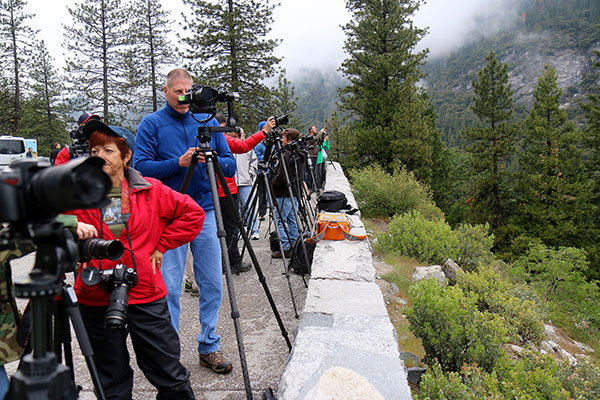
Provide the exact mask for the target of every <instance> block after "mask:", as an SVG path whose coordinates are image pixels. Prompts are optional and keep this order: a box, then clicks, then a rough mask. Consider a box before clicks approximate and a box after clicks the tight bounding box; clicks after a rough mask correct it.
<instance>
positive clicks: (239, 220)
mask: <svg viewBox="0 0 600 400" xmlns="http://www.w3.org/2000/svg"><path fill="white" fill-rule="evenodd" d="M215 167H216V170H217V176H218V178H219V180H220V181H221V187H222V188H223V191H224V192H225V198H226V199H227V201H228V203H229V206H230V207H232V209H233V210H234V214H236V220H237V225H238V227H240V232H241V233H242V238H243V239H244V243H245V244H246V246H247V247H248V254H249V255H250V259H251V260H252V264H253V265H254V269H255V270H256V273H257V274H258V280H259V281H260V283H261V284H262V286H263V289H264V290H265V294H266V296H267V300H268V301H269V304H270V305H271V309H272V310H273V315H274V316H275V319H276V320H277V323H278V324H279V328H280V329H281V334H282V335H283V338H284V339H285V341H286V344H287V346H288V349H289V350H290V351H291V350H292V343H291V342H290V339H289V337H288V334H287V331H286V330H285V326H284V325H283V321H282V320H281V316H280V315H279V311H277V306H276V305H275V301H274V300H273V296H271V291H270V290H269V287H268V286H267V279H266V278H265V276H264V274H263V272H262V269H261V268H260V264H259V262H258V258H257V257H256V254H255V253H254V249H253V248H252V245H251V244H250V239H249V237H248V235H247V234H246V232H245V231H244V230H243V229H242V227H243V225H244V221H243V220H242V218H241V217H240V214H239V212H237V207H236V205H235V203H234V202H233V197H232V196H231V193H229V188H227V187H226V186H227V185H225V184H224V183H225V176H224V175H223V171H222V170H221V167H220V166H219V165H218V164H216V165H215ZM228 284H229V282H228Z"/></svg>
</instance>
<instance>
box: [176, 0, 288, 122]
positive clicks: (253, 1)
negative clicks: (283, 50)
mask: <svg viewBox="0 0 600 400" xmlns="http://www.w3.org/2000/svg"><path fill="white" fill-rule="evenodd" d="M183 2H184V4H185V5H186V6H188V7H189V10H190V15H185V14H184V15H183V17H184V21H185V23H184V25H183V32H181V33H180V35H179V36H180V38H181V39H182V42H183V48H182V49H181V54H182V56H183V57H184V58H185V60H186V62H187V65H186V67H187V68H188V69H189V70H190V72H191V73H192V75H193V76H194V77H196V78H197V79H198V82H199V83H201V84H204V85H211V86H213V87H216V88H218V87H223V88H225V89H227V90H231V91H234V92H238V93H239V94H240V101H239V103H237V104H236V119H237V120H238V123H240V124H245V123H247V122H249V121H256V120H260V119H264V118H265V117H266V116H267V115H269V112H270V111H269V110H268V105H269V101H268V100H269V89H268V88H267V86H266V85H265V84H264V83H263V81H264V80H265V79H268V78H271V77H273V76H275V73H276V72H277V64H278V63H279V61H280V60H279V58H277V57H275V56H274V55H273V50H274V49H275V47H276V46H277V44H278V41H277V40H274V39H267V38H266V35H267V34H268V33H269V32H270V31H271V23H272V22H273V17H272V12H273V8H274V7H275V6H273V5H271V4H270V3H269V1H257V0H218V1H203V0H184V1H183Z"/></svg>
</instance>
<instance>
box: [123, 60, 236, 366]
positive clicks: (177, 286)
mask: <svg viewBox="0 0 600 400" xmlns="http://www.w3.org/2000/svg"><path fill="white" fill-rule="evenodd" d="M191 87H192V77H191V76H190V74H189V73H188V72H187V71H186V70H184V69H181V68H177V69H174V70H172V71H171V72H169V73H168V74H167V82H166V85H165V87H164V92H165V96H166V98H167V104H166V105H165V107H164V108H163V109H161V110H159V111H156V112H154V113H152V114H150V115H148V116H146V117H144V119H143V120H142V122H141V123H140V126H139V127H138V131H137V136H136V143H135V151H134V152H133V154H134V157H133V167H134V168H135V169H137V170H138V171H140V172H141V173H142V175H144V176H150V177H154V178H157V179H160V180H161V181H162V182H163V183H164V184H166V185H168V186H169V187H171V188H173V189H175V190H179V188H180V187H181V184H182V182H183V180H184V177H185V174H186V171H187V169H188V167H189V166H190V164H191V161H192V154H193V153H194V151H195V150H196V147H197V146H199V145H200V143H199V141H198V139H197V137H196V135H197V128H198V126H200V123H198V122H197V121H196V120H195V119H194V118H193V117H192V114H191V112H190V107H189V105H187V104H179V96H181V95H183V94H185V93H187V92H188V91H189V89H190V88H191ZM194 116H195V117H196V119H198V120H200V121H202V120H203V119H206V118H207V117H208V116H207V115H206V114H195V115H194ZM205 125H206V126H219V124H218V123H217V121H216V120H215V119H214V118H213V119H211V120H209V121H208V122H206V123H205ZM210 147H211V148H212V149H213V150H215V152H216V153H217V160H218V162H219V165H220V166H221V169H222V170H223V174H224V175H225V176H226V177H232V176H234V174H235V170H236V164H235V159H234V158H233V155H232V154H231V152H230V151H229V147H228V146H227V141H226V140H225V137H224V135H223V133H222V132H218V133H213V134H212V135H211V139H210ZM186 193H187V194H188V195H190V196H191V197H192V198H193V199H194V200H196V201H197V202H198V204H200V206H201V207H202V208H203V209H204V212H205V213H206V215H205V219H204V226H203V227H202V231H201V232H200V234H199V235H198V236H197V237H196V238H195V239H194V240H193V241H192V242H191V243H190V245H191V250H192V255H193V257H194V276H195V278H196V283H197V284H198V289H199V292H200V296H199V299H198V306H199V311H200V324H201V327H202V328H201V332H200V334H198V337H197V340H198V353H199V358H200V364H201V365H202V366H204V367H208V368H211V369H212V370H213V371H215V372H216V373H219V374H226V373H228V372H230V371H231V369H232V365H231V362H229V361H228V360H226V359H225V357H224V356H223V355H222V354H221V352H220V351H219V343H220V339H221V338H220V336H219V335H217V334H216V333H215V329H216V326H217V320H218V315H219V307H220V306H221V300H222V299H223V278H222V267H221V246H220V243H219V239H218V237H217V226H216V220H215V212H214V207H213V202H212V197H211V191H210V183H209V180H208V174H207V170H206V164H205V160H204V155H203V154H200V156H199V157H198V165H197V167H196V170H195V171H194V174H193V177H192V180H191V182H190V184H189V186H188V190H187V192H186ZM187 248H188V247H187V245H184V246H181V247H178V248H176V249H174V250H170V251H167V252H166V253H165V254H164V257H163V263H162V275H163V278H164V281H165V284H166V286H167V291H168V294H167V304H168V305H169V313H170V314H171V322H172V323H173V326H174V327H175V329H176V330H177V331H179V298H180V296H181V283H182V280H183V275H184V271H185V259H186V255H187Z"/></svg>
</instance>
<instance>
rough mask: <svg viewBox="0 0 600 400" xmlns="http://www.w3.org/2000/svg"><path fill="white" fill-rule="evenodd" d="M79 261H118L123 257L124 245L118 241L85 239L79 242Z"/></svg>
mask: <svg viewBox="0 0 600 400" xmlns="http://www.w3.org/2000/svg"><path fill="white" fill-rule="evenodd" d="M77 247H78V249H79V261H80V262H86V261H90V260H97V259H109V260H118V259H119V258H121V257H123V251H124V250H125V248H124V247H123V243H121V242H120V241H118V240H104V239H98V238H91V239H84V240H80V241H78V242H77Z"/></svg>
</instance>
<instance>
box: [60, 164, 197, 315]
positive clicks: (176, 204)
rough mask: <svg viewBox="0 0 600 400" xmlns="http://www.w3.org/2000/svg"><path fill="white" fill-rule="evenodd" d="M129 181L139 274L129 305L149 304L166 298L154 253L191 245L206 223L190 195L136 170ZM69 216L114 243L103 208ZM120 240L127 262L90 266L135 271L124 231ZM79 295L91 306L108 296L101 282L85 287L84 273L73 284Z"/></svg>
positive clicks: (128, 174) (131, 232)
mask: <svg viewBox="0 0 600 400" xmlns="http://www.w3.org/2000/svg"><path fill="white" fill-rule="evenodd" d="M126 177H127V182H128V183H129V187H130V190H129V191H130V195H129V199H130V205H131V216H130V217H129V222H128V225H129V235H130V238H131V245H132V248H133V250H134V255H135V262H136V265H137V274H138V283H137V285H136V286H134V287H133V288H131V289H130V291H129V304H145V303H150V302H153V301H156V300H158V299H161V298H163V297H165V296H166V295H167V288H166V287H165V283H164V281H163V279H162V274H161V272H160V271H159V270H158V269H157V270H156V272H153V270H152V263H151V261H150V255H151V254H152V253H153V252H154V250H157V249H158V250H159V251H160V252H161V253H164V252H165V251H167V250H170V249H174V248H176V247H179V246H181V245H183V244H185V243H188V242H190V241H192V239H194V238H195V237H196V236H197V235H198V233H200V230H201V229H202V225H203V224H204V210H203V209H202V208H201V207H200V206H199V205H198V203H196V202H195V201H194V200H192V198H191V197H189V196H187V195H182V194H181V193H178V192H176V191H174V190H173V189H171V188H169V187H168V186H165V185H163V184H162V183H161V182H160V181H159V180H157V179H153V178H143V177H142V176H141V175H140V174H139V172H137V171H136V170H134V169H131V168H129V169H127V170H126ZM69 214H74V215H76V216H77V220H78V221H79V222H85V223H87V224H92V225H94V226H95V227H96V229H97V230H98V234H100V232H102V238H103V239H106V240H113V239H116V238H115V236H114V234H113V233H112V232H111V231H110V229H109V228H108V226H107V225H106V223H104V222H101V218H102V217H101V215H100V210H99V209H88V210H74V211H71V212H69ZM101 224H102V228H101V227H100V225H101ZM119 240H120V241H121V243H123V246H125V252H124V253H123V258H121V259H120V260H117V261H111V260H91V261H90V262H89V263H88V265H89V266H94V267H96V268H99V267H100V264H101V265H102V269H103V270H106V269H112V268H113V267H114V266H115V265H116V264H125V265H126V266H128V267H133V262H132V258H131V252H130V251H129V250H128V249H130V247H129V242H128V239H127V229H123V232H122V234H121V236H120V237H119ZM75 292H76V293H77V298H78V299H79V302H80V303H81V304H85V305H91V306H103V305H107V304H108V298H109V296H110V293H109V292H107V291H106V290H105V289H104V288H103V287H102V284H98V285H94V286H87V285H85V284H84V283H83V282H81V274H78V276H77V280H76V281H75Z"/></svg>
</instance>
